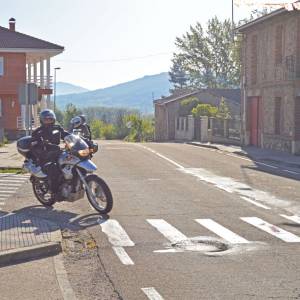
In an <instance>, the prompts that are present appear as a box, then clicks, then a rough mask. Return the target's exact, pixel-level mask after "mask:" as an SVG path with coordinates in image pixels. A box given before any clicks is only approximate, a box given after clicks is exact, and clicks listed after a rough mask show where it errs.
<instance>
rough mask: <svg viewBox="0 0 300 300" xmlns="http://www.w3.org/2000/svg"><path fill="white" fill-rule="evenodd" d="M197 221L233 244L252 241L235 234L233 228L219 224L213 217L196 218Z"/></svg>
mask: <svg viewBox="0 0 300 300" xmlns="http://www.w3.org/2000/svg"><path fill="white" fill-rule="evenodd" d="M195 221H196V222H197V223H199V224H200V225H202V226H204V227H206V228H207V229H209V230H210V231H212V232H214V233H215V234H217V235H218V236H219V237H221V238H223V239H224V240H226V241H228V242H230V243H232V244H248V243H250V242H249V241H248V240H246V239H244V238H243V237H241V236H239V235H237V234H235V233H234V232H232V231H231V230H229V229H227V228H225V227H223V226H222V225H220V224H218V223H217V222H215V221H213V220H211V219H195Z"/></svg>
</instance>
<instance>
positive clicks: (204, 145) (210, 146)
mask: <svg viewBox="0 0 300 300" xmlns="http://www.w3.org/2000/svg"><path fill="white" fill-rule="evenodd" d="M185 144H188V145H192V146H198V147H203V148H210V149H215V150H220V149H219V148H218V147H217V146H214V145H211V144H199V143H193V142H186V143H185Z"/></svg>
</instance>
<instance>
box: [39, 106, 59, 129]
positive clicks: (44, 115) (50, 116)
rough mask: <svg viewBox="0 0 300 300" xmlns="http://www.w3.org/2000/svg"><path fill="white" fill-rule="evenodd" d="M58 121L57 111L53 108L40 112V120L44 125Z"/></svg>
mask: <svg viewBox="0 0 300 300" xmlns="http://www.w3.org/2000/svg"><path fill="white" fill-rule="evenodd" d="M55 121H56V116H55V113H54V112H53V111H52V110H51V109H44V110H42V111H41V113H40V122H41V124H42V125H44V126H51V125H54V124H55Z"/></svg>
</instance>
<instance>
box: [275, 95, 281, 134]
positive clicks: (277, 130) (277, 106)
mask: <svg viewBox="0 0 300 300" xmlns="http://www.w3.org/2000/svg"><path fill="white" fill-rule="evenodd" d="M274 108H275V109H274V125H275V128H274V129H275V130H274V132H275V134H280V132H281V98H279V97H276V98H275V107H274Z"/></svg>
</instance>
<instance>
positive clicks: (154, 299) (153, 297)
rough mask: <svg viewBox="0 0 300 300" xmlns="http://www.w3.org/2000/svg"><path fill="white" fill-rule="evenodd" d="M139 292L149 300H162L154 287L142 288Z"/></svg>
mask: <svg viewBox="0 0 300 300" xmlns="http://www.w3.org/2000/svg"><path fill="white" fill-rule="evenodd" d="M141 290H142V291H143V292H144V294H145V295H146V296H147V297H148V299H150V300H164V299H163V297H162V296H161V295H160V294H159V293H158V292H157V291H156V289H155V288H154V287H147V288H142V289H141Z"/></svg>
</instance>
